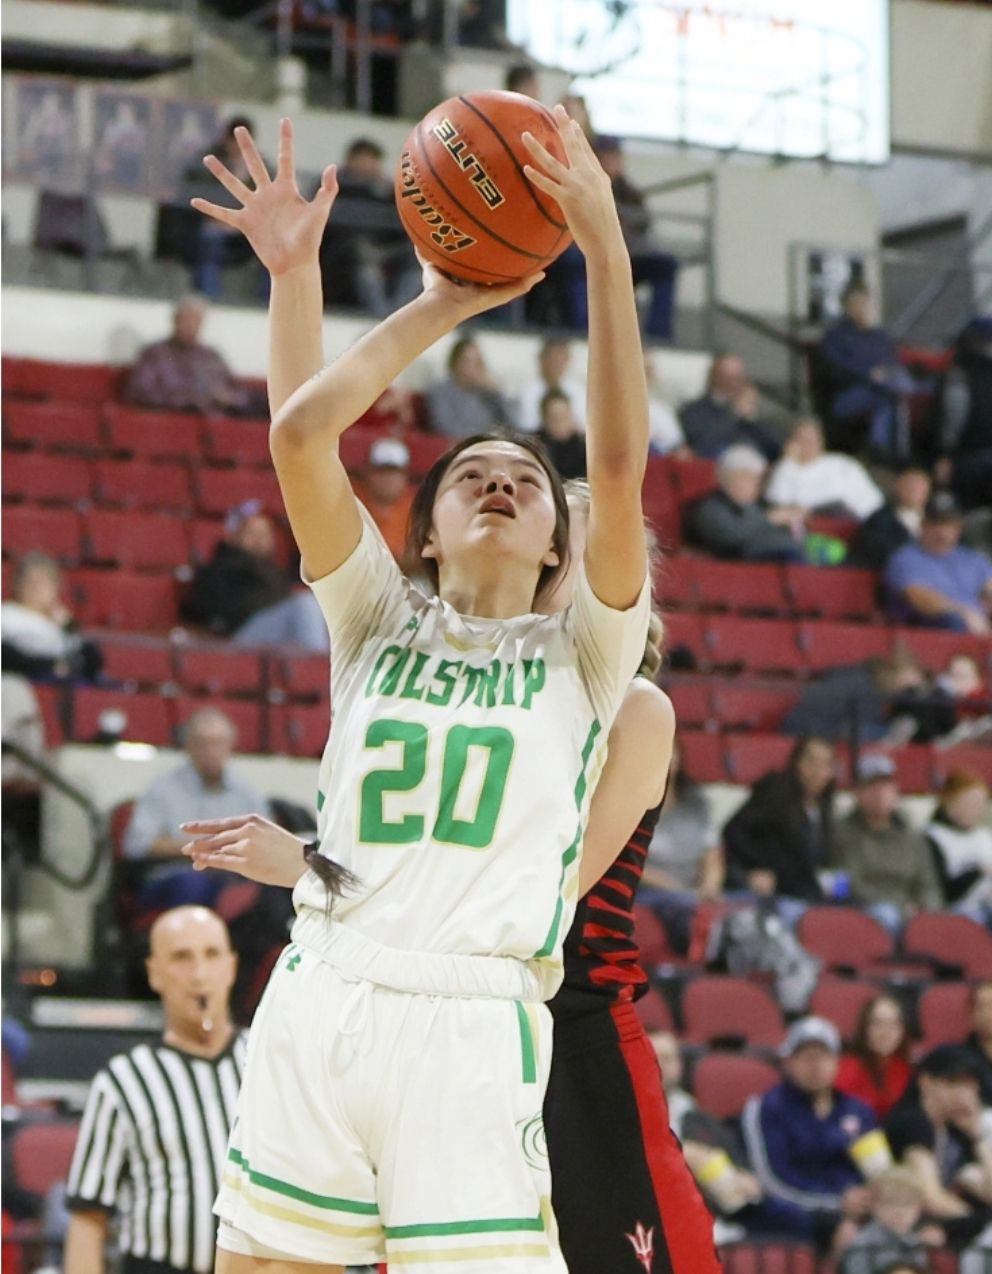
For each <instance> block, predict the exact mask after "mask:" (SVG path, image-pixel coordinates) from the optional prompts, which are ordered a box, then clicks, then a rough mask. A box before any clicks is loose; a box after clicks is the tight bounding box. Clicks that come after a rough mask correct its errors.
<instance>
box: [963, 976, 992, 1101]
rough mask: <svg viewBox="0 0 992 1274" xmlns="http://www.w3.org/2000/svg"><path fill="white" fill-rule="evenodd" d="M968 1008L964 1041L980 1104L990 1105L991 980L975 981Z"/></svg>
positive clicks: (991, 1062) (991, 1082)
mask: <svg viewBox="0 0 992 1274" xmlns="http://www.w3.org/2000/svg"><path fill="white" fill-rule="evenodd" d="M969 1008H970V1011H971V1033H970V1035H968V1036H967V1038H966V1039H965V1041H964V1046H965V1048H967V1049H969V1050H970V1051H971V1055H972V1057H973V1058H974V1059H975V1062H976V1065H977V1074H978V1083H979V1087H980V1089H981V1094H982V1105H983V1106H989V1107H992V982H988V981H986V982H976V983H975V985H974V986H973V987H972V988H971V992H970V1000H969Z"/></svg>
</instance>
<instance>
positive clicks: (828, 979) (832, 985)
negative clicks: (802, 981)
mask: <svg viewBox="0 0 992 1274" xmlns="http://www.w3.org/2000/svg"><path fill="white" fill-rule="evenodd" d="M878 994H879V988H878V987H877V986H876V985H875V984H874V983H873V982H862V981H860V980H853V979H850V978H835V977H832V976H831V975H830V974H829V973H825V974H823V975H822V976H821V977H820V979H819V981H818V982H817V984H816V990H815V991H814V992H813V996H812V999H811V1000H810V1005H809V1011H810V1012H811V1013H815V1014H816V1015H817V1017H825V1018H827V1019H828V1021H831V1022H833V1024H834V1026H836V1027H837V1029H838V1031H840V1034H841V1038H842V1039H844V1040H851V1039H852V1038H853V1036H854V1032H855V1030H856V1029H857V1025H858V1015H859V1013H860V1012H861V1010H862V1008H863V1007H864V1005H865V1004H867V1003H868V1001H869V1000H873V999H874V998H875V996H876V995H878Z"/></svg>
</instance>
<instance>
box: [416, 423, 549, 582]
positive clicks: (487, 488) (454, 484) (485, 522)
mask: <svg viewBox="0 0 992 1274" xmlns="http://www.w3.org/2000/svg"><path fill="white" fill-rule="evenodd" d="M433 513H434V517H433V527H432V530H431V533H430V535H429V537H428V540H427V543H426V544H425V546H424V549H423V555H424V556H425V557H432V558H435V559H436V561H437V563H438V568H439V570H440V571H441V575H442V581H443V578H444V571H445V568H446V567H456V568H457V569H466V568H467V569H468V570H469V571H470V570H471V567H472V565H473V561H475V562H477V561H478V558H479V555H480V554H481V555H485V556H486V557H490V556H491V555H494V554H498V555H499V558H500V560H501V562H502V563H503V564H504V565H505V567H506V569H514V568H519V569H529V570H532V571H534V572H536V573H537V574H540V571H541V569H542V568H543V567H544V566H555V565H557V563H558V555H557V553H556V552H555V550H554V546H553V541H554V533H555V523H556V514H555V502H554V496H553V494H552V490H551V479H550V478H549V477H548V475H547V473H546V472H545V470H544V468H543V466H542V465H541V464H540V462H539V461H538V460H537V458H536V457H535V456H533V455H532V454H531V453H530V452H529V451H527V450H526V449H525V448H523V447H518V446H516V445H515V444H514V443H512V442H484V443H479V444H478V445H476V446H473V447H468V448H467V449H466V450H465V451H462V452H461V453H460V454H459V455H458V456H457V457H456V459H455V460H454V461H453V462H452V463H451V465H450V467H449V469H448V471H447V473H446V474H445V475H444V477H443V478H442V479H441V484H440V486H439V487H438V492H437V497H436V498H435V501H434V511H433Z"/></svg>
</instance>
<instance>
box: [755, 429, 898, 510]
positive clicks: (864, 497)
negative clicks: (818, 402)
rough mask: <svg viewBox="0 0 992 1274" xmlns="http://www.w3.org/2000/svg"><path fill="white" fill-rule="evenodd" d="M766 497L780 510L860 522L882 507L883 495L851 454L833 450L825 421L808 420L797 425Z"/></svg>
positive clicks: (769, 483)
mask: <svg viewBox="0 0 992 1274" xmlns="http://www.w3.org/2000/svg"><path fill="white" fill-rule="evenodd" d="M765 499H766V500H767V501H768V503H769V504H772V505H776V506H778V505H784V506H786V507H787V508H789V509H796V508H798V509H802V510H803V511H804V512H808V513H829V514H839V515H840V516H842V517H854V518H857V519H858V520H859V521H861V520H862V519H864V518H867V517H870V516H871V514H873V513H874V512H875V511H876V510H877V509H879V508H881V506H882V493H881V491H879V489H878V487H877V486H875V484H874V482H872V480H871V478H869V476H868V474H867V472H866V471H865V468H864V466H863V465H861V464H859V462H858V461H857V460H854V459H853V458H852V457H851V456H844V455H841V454H840V453H839V452H835V451H829V452H828V451H827V450H826V449H825V445H824V440H823V428H822V426H821V425H820V422H819V421H818V420H814V419H813V418H812V417H808V416H807V417H802V418H801V419H799V420H798V421H797V422H796V424H795V425H794V426H793V429H792V433H791V434H790V435H789V441H788V442H787V443H786V444H785V450H784V452H783V454H782V459H781V460H779V462H778V464H776V466H775V468H774V469H773V470H772V475H771V478H770V479H769V482H768V486H767V488H766V490H765Z"/></svg>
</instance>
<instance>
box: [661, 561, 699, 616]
mask: <svg viewBox="0 0 992 1274" xmlns="http://www.w3.org/2000/svg"><path fill="white" fill-rule="evenodd" d="M698 561H699V558H696V557H687V556H686V555H685V554H684V553H683V554H681V555H680V556H678V557H670V556H664V557H662V559H661V561H660V562H659V563H658V565H657V567H656V569H655V573H654V592H655V596H656V597H657V599H658V602H659V604H660V605H661V607H662V610H663V612H664V614H665V622H666V623H667V622H668V608H669V607H670V606H679V607H684V606H694V605H695V604H696V581H695V575H694V569H695V566H696V563H697V562H698Z"/></svg>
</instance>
